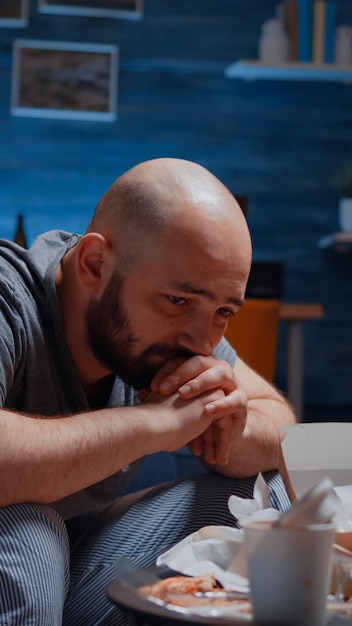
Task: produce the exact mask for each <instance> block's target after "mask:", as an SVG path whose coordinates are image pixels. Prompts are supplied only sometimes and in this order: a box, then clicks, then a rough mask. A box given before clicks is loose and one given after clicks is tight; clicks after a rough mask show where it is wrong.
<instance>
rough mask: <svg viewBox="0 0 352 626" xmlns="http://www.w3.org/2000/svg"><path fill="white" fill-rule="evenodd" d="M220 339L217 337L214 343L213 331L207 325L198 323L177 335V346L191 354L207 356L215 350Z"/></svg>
mask: <svg viewBox="0 0 352 626" xmlns="http://www.w3.org/2000/svg"><path fill="white" fill-rule="evenodd" d="M220 338H221V337H220V336H219V338H218V340H217V341H216V339H215V337H214V331H212V329H211V328H209V325H208V324H204V323H202V322H200V321H198V322H196V323H194V324H192V326H190V327H188V328H187V329H185V330H184V331H183V332H181V333H179V335H178V337H177V344H178V345H179V346H180V347H181V348H184V349H185V350H189V351H190V352H192V353H193V354H201V355H203V356H208V355H209V354H211V352H212V351H213V349H214V348H215V345H216V343H218V342H219V341H220Z"/></svg>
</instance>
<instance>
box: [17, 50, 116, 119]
mask: <svg viewBox="0 0 352 626" xmlns="http://www.w3.org/2000/svg"><path fill="white" fill-rule="evenodd" d="M117 77H118V47H117V46H113V45H100V44H84V43H71V42H62V41H41V40H35V39H17V40H15V41H14V44H13V62H12V89H11V113H12V114H13V115H20V116H25V117H27V116H30V117H51V118H61V119H75V120H93V121H105V122H112V121H114V120H116V118H117V84H118V80H117Z"/></svg>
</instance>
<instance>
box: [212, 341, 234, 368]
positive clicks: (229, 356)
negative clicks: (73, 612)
mask: <svg viewBox="0 0 352 626" xmlns="http://www.w3.org/2000/svg"><path fill="white" fill-rule="evenodd" d="M213 354H214V356H216V357H217V358H218V359H222V360H223V361H227V362H228V363H230V365H231V367H234V365H235V361H236V356H237V354H236V350H234V349H233V347H232V346H231V345H230V344H229V342H228V341H227V340H226V339H225V338H224V337H223V338H222V339H221V341H220V343H218V345H217V346H216V348H215V350H213Z"/></svg>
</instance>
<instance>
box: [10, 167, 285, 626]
mask: <svg viewBox="0 0 352 626" xmlns="http://www.w3.org/2000/svg"><path fill="white" fill-rule="evenodd" d="M250 264H251V241H250V236H249V232H248V228H247V225H246V221H245V219H244V217H243V214H242V211H241V209H240V207H239V205H238V203H237V202H236V200H235V199H234V197H233V195H232V194H231V193H230V192H229V191H228V190H227V189H226V187H224V185H223V184H222V183H221V182H220V181H219V180H218V179H217V178H215V177H214V176H213V175H212V174H211V173H210V172H209V171H207V170H206V169H204V168H203V167H201V166H200V165H198V164H196V163H192V162H189V161H185V160H181V159H170V158H162V159H155V160H151V161H147V162H145V163H141V164H139V165H137V166H135V167H134V168H132V169H130V170H129V171H127V172H126V173H124V174H123V175H122V176H121V177H120V178H118V179H117V180H116V181H115V182H114V183H113V185H112V186H111V187H110V188H109V189H108V190H107V192H106V193H105V194H104V195H103V197H102V198H101V200H100V201H99V203H98V205H97V207H96V211H95V213H94V215H93V217H92V219H91V221H90V223H89V225H88V227H87V230H86V232H85V233H84V235H83V236H81V237H79V236H77V235H74V234H70V233H66V232H61V231H51V232H49V233H45V234H43V235H41V236H40V237H38V238H37V240H36V241H35V242H34V244H33V246H32V247H31V249H30V250H28V251H25V250H23V249H21V248H19V247H17V246H16V245H15V244H13V243H11V242H7V241H2V242H1V247H0V267H1V276H2V279H1V300H0V316H1V323H0V356H1V359H0V394H1V396H0V397H1V407H2V408H1V409H0V427H1V438H0V469H1V476H2V488H1V490H0V507H1V508H0V571H1V578H0V580H1V581H2V584H1V586H0V607H1V615H0V625H2V624H16V625H17V626H21V625H24V624H33V625H35V626H56V625H58V626H59V625H61V624H63V625H64V626H80V625H82V626H83V625H84V626H92V625H93V624H99V625H100V626H101V625H102V624H104V625H105V626H106V625H108V624H114V625H116V624H125V623H126V618H125V617H124V616H123V615H122V614H121V612H120V611H119V610H118V608H117V607H115V606H113V605H112V603H110V602H109V601H108V599H107V598H106V594H105V589H106V585H107V584H108V583H109V582H110V581H111V580H112V579H113V578H114V576H115V574H116V571H115V566H114V563H115V561H116V559H117V558H118V557H119V556H123V555H125V556H128V557H129V558H131V560H132V561H133V562H134V563H135V564H136V565H138V566H140V567H144V566H149V565H152V564H153V563H155V560H156V558H157V556H158V555H159V554H160V553H162V552H163V551H165V550H166V549H168V548H169V547H171V545H173V544H174V543H176V542H177V541H179V540H180V539H182V538H183V537H184V536H186V535H188V534H189V533H191V532H193V531H195V530H197V529H198V528H200V527H202V526H204V525H207V524H213V523H216V524H226V525H234V524H235V520H234V519H233V518H232V517H231V515H230V514H229V512H228V509H227V500H228V497H229V495H231V494H234V493H237V494H238V495H242V496H244V497H251V495H252V490H253V483H254V480H255V476H256V475H257V474H258V472H264V473H266V474H265V477H266V479H267V482H268V486H269V491H270V494H271V504H272V505H273V506H276V507H277V508H280V509H282V510H286V508H287V507H288V506H289V503H288V500H287V497H286V494H285V492H284V489H283V487H282V484H281V482H280V479H279V477H278V475H277V473H276V470H277V468H278V442H279V430H280V427H281V426H282V425H284V424H289V423H293V422H294V421H295V418H294V415H293V413H292V410H291V408H290V407H289V405H288V403H287V402H286V400H285V399H284V398H283V397H282V395H281V394H279V393H278V391H277V390H276V389H275V388H274V387H273V386H271V385H269V384H268V383H267V382H266V381H264V380H263V379H262V378H261V377H260V376H258V375H257V374H256V373H255V372H253V371H252V370H251V369H250V368H249V367H248V366H247V365H246V364H245V363H244V362H243V361H241V360H240V359H239V358H236V354H235V352H234V350H233V349H232V348H231V347H230V346H229V344H228V343H227V342H226V341H225V340H224V339H223V335H224V332H225V330H226V324H227V320H228V318H229V317H230V316H232V315H236V313H237V311H238V310H239V309H240V307H241V306H242V304H243V301H244V295H245V289H246V284H247V279H248V275H249V270H250ZM186 444H188V446H189V447H190V449H191V451H192V452H193V454H195V455H196V456H198V457H199V458H200V459H201V460H202V462H203V463H204V464H205V465H206V466H207V467H208V468H209V469H210V470H211V472H209V473H206V474H205V475H203V476H201V477H198V478H196V479H194V480H189V481H184V482H178V483H175V484H171V485H162V486H158V487H156V488H154V489H152V490H149V491H148V493H146V494H142V495H138V498H137V496H135V497H134V498H133V500H134V503H133V505H131V499H130V497H128V496H126V497H125V498H119V499H118V496H119V495H121V493H122V492H123V491H124V489H125V487H126V485H127V484H128V482H129V480H130V479H131V477H132V475H133V474H134V472H135V471H136V469H137V467H138V465H139V463H140V462H141V460H142V459H143V458H144V457H145V456H147V455H149V454H152V453H155V452H158V451H173V450H177V449H179V448H180V447H182V446H184V445H186ZM126 498H127V500H126Z"/></svg>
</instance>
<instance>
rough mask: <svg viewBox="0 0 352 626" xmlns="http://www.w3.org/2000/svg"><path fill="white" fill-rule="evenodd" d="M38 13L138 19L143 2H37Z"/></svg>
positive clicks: (48, 0)
mask: <svg viewBox="0 0 352 626" xmlns="http://www.w3.org/2000/svg"><path fill="white" fill-rule="evenodd" d="M38 11H39V12H41V13H54V14H61V15H83V16H87V17H112V18H124V19H140V18H141V17H142V15H143V0H38Z"/></svg>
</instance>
